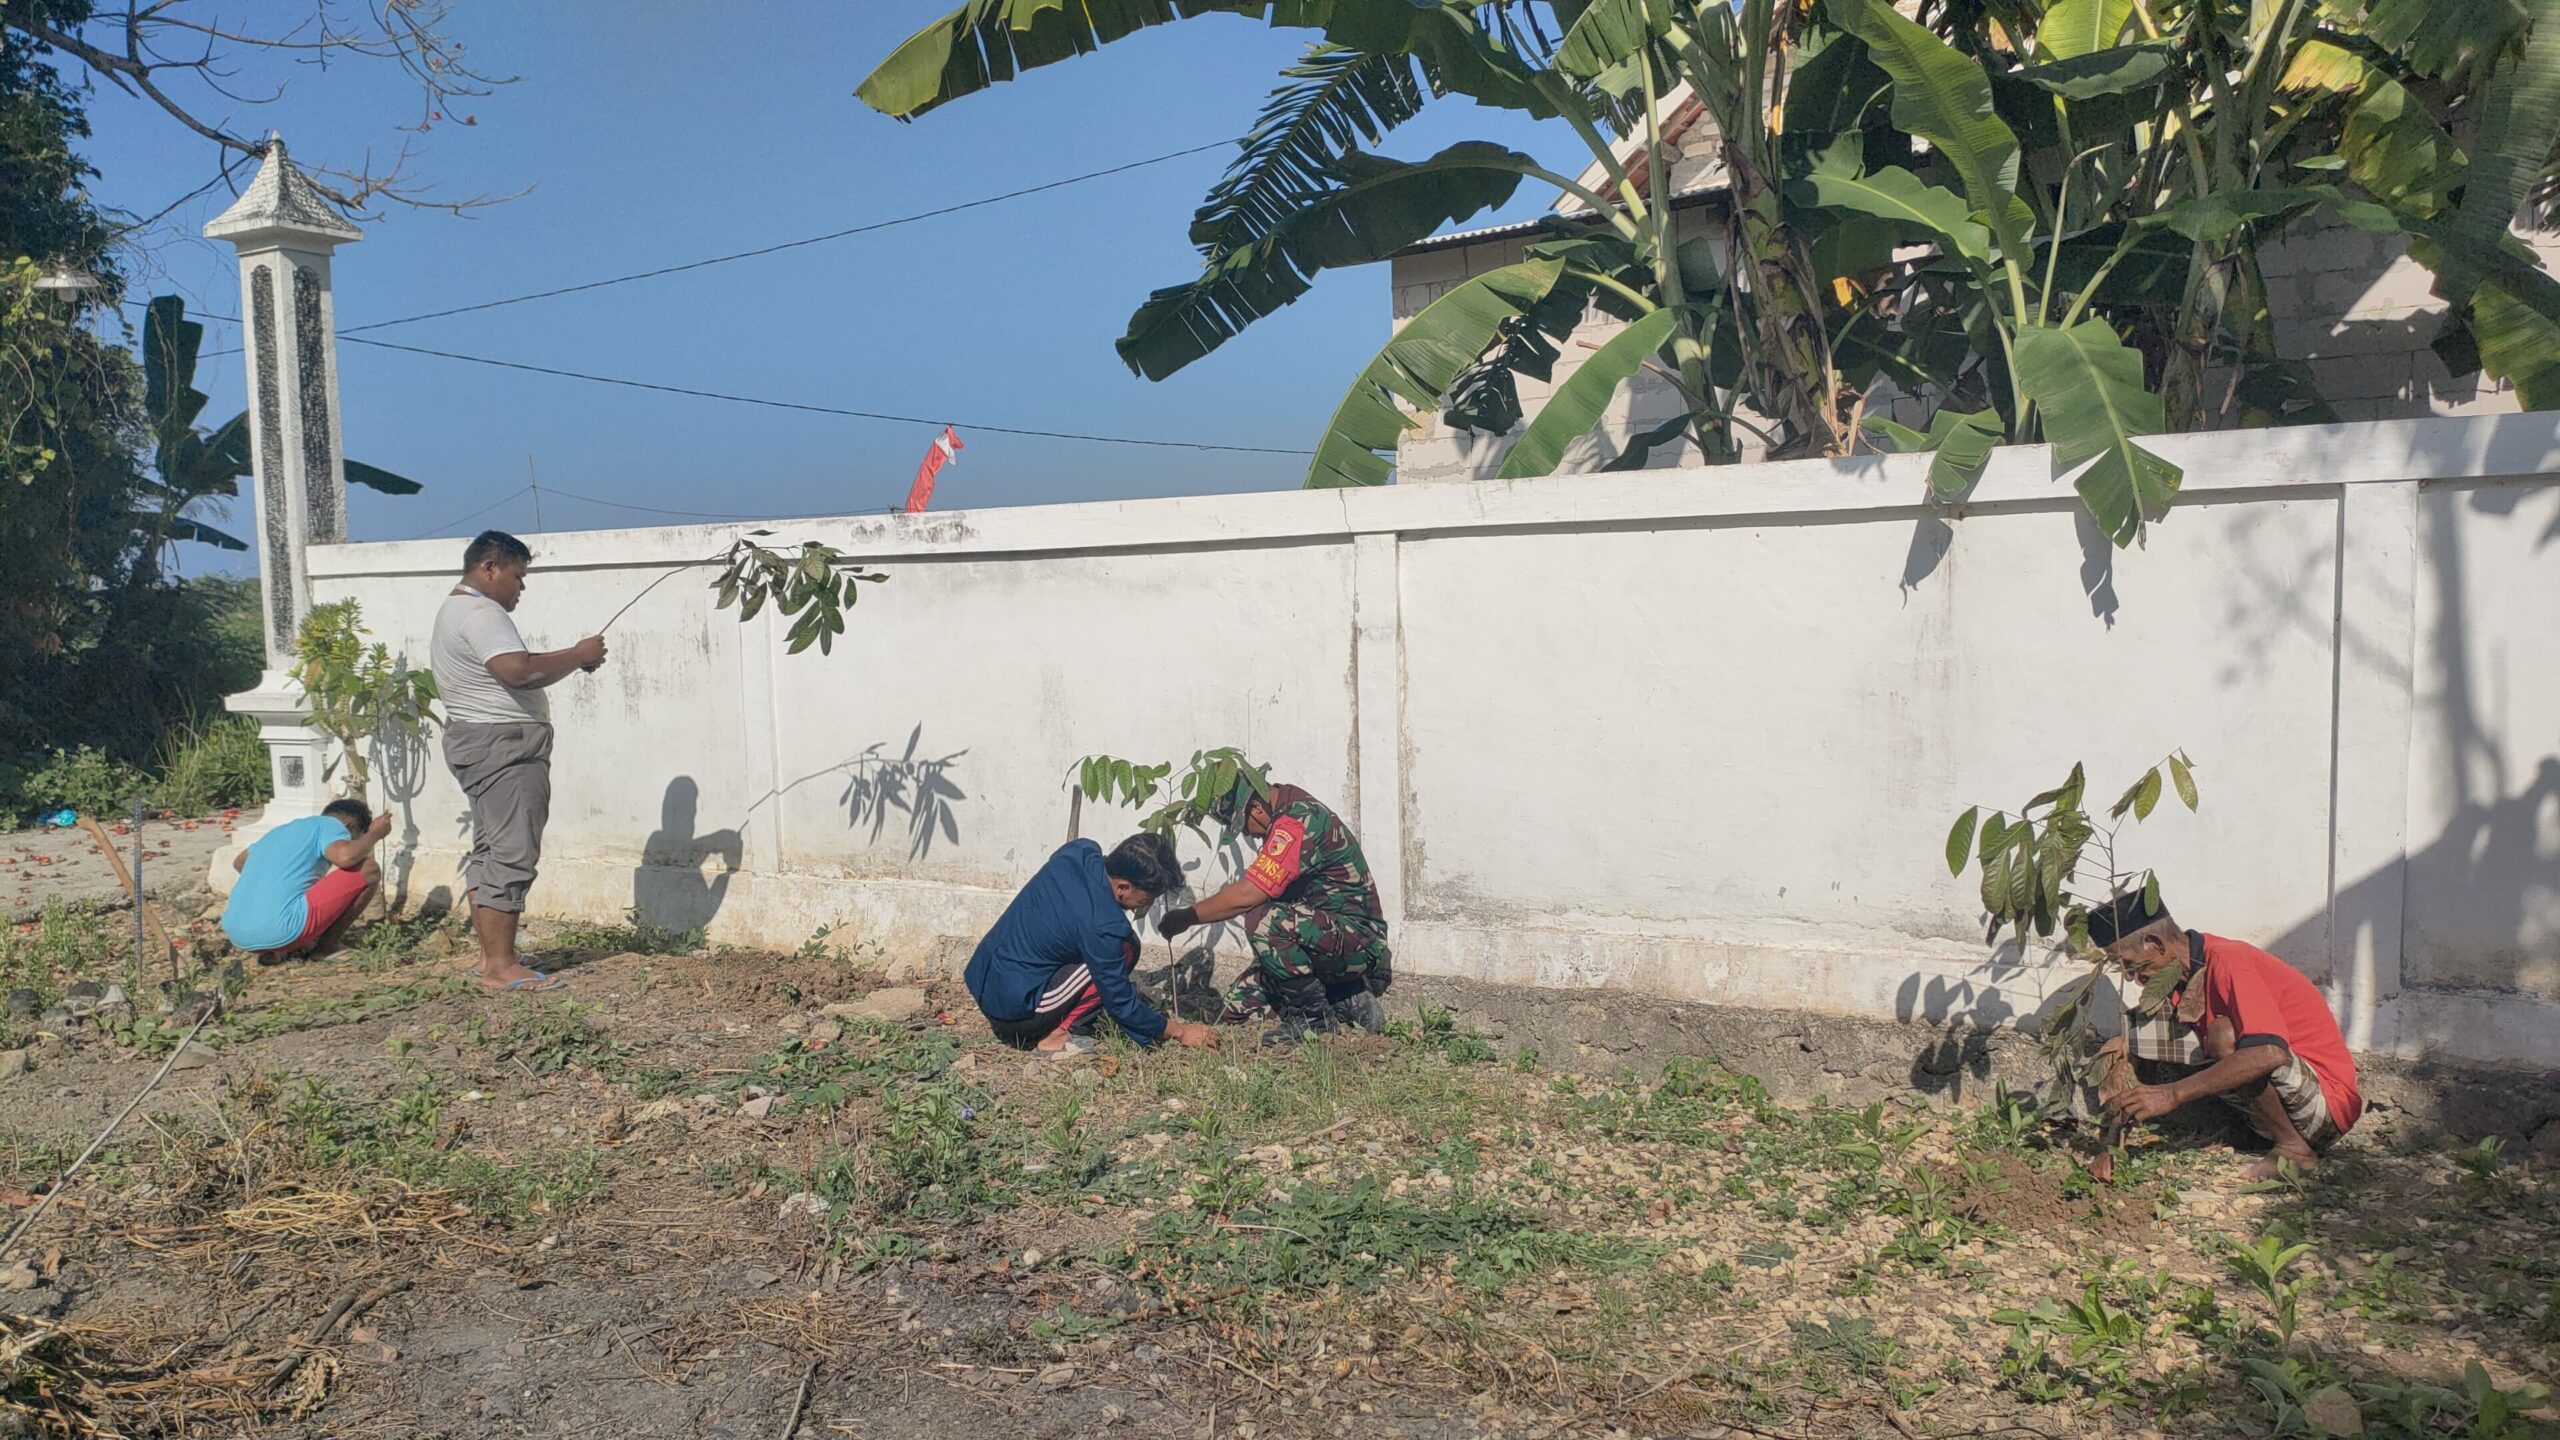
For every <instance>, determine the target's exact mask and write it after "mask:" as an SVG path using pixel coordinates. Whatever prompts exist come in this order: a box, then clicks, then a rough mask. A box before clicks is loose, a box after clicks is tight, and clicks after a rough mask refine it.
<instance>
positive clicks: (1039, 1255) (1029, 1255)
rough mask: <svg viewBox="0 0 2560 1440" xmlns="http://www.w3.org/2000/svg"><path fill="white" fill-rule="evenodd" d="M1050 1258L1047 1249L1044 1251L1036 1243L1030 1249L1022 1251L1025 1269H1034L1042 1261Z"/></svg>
mask: <svg viewBox="0 0 2560 1440" xmlns="http://www.w3.org/2000/svg"><path fill="white" fill-rule="evenodd" d="M1048 1258H1049V1256H1048V1253H1047V1252H1046V1251H1043V1250H1042V1249H1041V1248H1040V1247H1039V1246H1037V1245H1034V1246H1032V1247H1031V1248H1030V1249H1028V1250H1025V1251H1023V1252H1022V1268H1023V1269H1025V1270H1030V1269H1033V1268H1035V1267H1037V1266H1038V1265H1039V1263H1040V1262H1041V1261H1043V1260H1046V1259H1048Z"/></svg>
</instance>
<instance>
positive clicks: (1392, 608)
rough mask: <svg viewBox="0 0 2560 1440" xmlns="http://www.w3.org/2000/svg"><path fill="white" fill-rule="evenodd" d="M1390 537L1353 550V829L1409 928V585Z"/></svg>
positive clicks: (1385, 899) (1386, 903)
mask: <svg viewBox="0 0 2560 1440" xmlns="http://www.w3.org/2000/svg"><path fill="white" fill-rule="evenodd" d="M1396 544H1397V537H1396V536H1394V535H1392V534H1377V535H1362V536H1359V537H1358V538H1357V539H1355V540H1354V541H1353V542H1352V546H1353V548H1352V569H1351V587H1352V593H1351V607H1352V624H1353V626H1354V627H1355V628H1354V636H1355V638H1354V642H1353V643H1354V647H1355V648H1354V649H1353V652H1352V655H1353V672H1352V673H1353V679H1352V684H1353V687H1354V692H1353V695H1352V711H1351V713H1352V723H1353V724H1355V725H1356V726H1358V727H1359V728H1358V730H1357V732H1356V734H1357V737H1358V746H1357V750H1356V752H1355V759H1356V763H1357V765H1358V767H1359V769H1358V785H1359V801H1358V805H1357V818H1356V819H1355V820H1354V821H1353V825H1354V827H1355V828H1356V829H1357V830H1358V832H1359V835H1360V848H1361V850H1362V851H1363V852H1364V853H1366V854H1367V855H1368V857H1369V873H1370V876H1371V878H1373V879H1375V880H1376V881H1377V883H1378V908H1379V909H1381V910H1382V911H1384V912H1385V914H1386V919H1387V923H1388V924H1389V925H1400V924H1402V923H1403V922H1404V881H1405V874H1404V608H1403V588H1404V577H1403V575H1402V573H1401V572H1402V566H1401V563H1400V557H1399V556H1398V555H1397V552H1396Z"/></svg>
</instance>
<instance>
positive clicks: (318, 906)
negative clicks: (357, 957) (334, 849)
mask: <svg viewBox="0 0 2560 1440" xmlns="http://www.w3.org/2000/svg"><path fill="white" fill-rule="evenodd" d="M366 884H367V881H366V880H365V878H364V872H363V871H362V870H341V869H339V868H338V867H337V866H335V865H332V866H330V867H329V869H328V871H327V873H325V874H323V875H322V876H321V877H320V878H319V879H317V880H314V881H312V882H311V888H310V889H308V890H305V891H303V892H302V903H303V904H304V905H305V906H308V907H309V908H310V911H311V918H310V919H308V920H306V921H304V922H303V925H302V936H301V938H299V939H297V940H295V941H294V942H293V943H292V944H291V945H288V946H286V947H285V948H286V949H287V950H307V949H309V948H310V947H311V946H312V945H314V944H316V943H318V942H319V939H320V937H321V936H322V935H323V934H325V933H327V931H328V929H329V927H330V926H332V925H335V924H337V923H338V922H339V921H340V920H341V919H344V918H345V917H346V913H347V912H348V911H350V910H352V909H354V908H355V905H356V901H357V900H358V899H359V898H361V897H362V896H363V894H364V887H365V885H366Z"/></svg>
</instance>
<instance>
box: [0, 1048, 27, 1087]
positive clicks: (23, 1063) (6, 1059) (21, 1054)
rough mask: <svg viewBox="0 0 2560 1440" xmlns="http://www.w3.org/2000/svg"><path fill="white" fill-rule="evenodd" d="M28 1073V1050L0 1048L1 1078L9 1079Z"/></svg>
mask: <svg viewBox="0 0 2560 1440" xmlns="http://www.w3.org/2000/svg"><path fill="white" fill-rule="evenodd" d="M26 1073H27V1052H26V1051H24V1050H0V1080H8V1079H12V1078H14V1077H16V1076H20V1075H24V1074H26Z"/></svg>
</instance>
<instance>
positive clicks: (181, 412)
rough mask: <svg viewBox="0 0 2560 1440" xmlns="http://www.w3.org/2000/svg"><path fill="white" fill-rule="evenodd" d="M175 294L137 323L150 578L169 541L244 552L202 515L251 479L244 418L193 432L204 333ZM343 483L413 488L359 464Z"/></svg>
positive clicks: (398, 490)
mask: <svg viewBox="0 0 2560 1440" xmlns="http://www.w3.org/2000/svg"><path fill="white" fill-rule="evenodd" d="M186 315H187V309H186V302H185V301H184V300H182V299H180V298H179V297H177V296H175V295H162V296H159V297H158V298H156V299H154V300H153V301H152V302H151V305H150V307H149V309H148V310H146V311H145V312H144V315H143V320H142V383H143V394H142V414H143V421H144V424H145V425H147V426H148V427H149V429H150V434H151V442H152V450H151V455H152V467H151V468H152V474H151V476H150V477H149V478H148V479H146V480H145V481H144V482H143V484H142V491H143V495H144V497H145V499H146V501H147V502H148V504H149V507H150V508H149V509H148V510H146V511H145V512H144V513H142V514H138V515H136V516H135V517H134V523H135V525H136V527H137V528H138V529H139V530H140V532H141V533H142V534H143V535H144V537H145V541H144V554H143V556H142V559H141V562H140V563H141V564H142V565H143V566H144V567H145V568H146V569H149V570H152V571H154V572H156V570H157V567H158V564H159V557H160V554H161V552H162V551H163V550H164V549H165V548H166V547H167V546H168V545H169V544H170V542H172V541H177V540H193V541H196V542H198V543H200V544H205V545H211V546H213V547H214V548H216V549H218V550H246V549H248V548H249V547H248V543H247V542H246V541H244V540H242V539H240V538H239V537H238V536H236V535H232V534H230V533H228V532H226V531H224V530H222V529H220V528H218V527H216V526H215V525H214V524H212V523H211V522H210V521H209V520H207V519H206V518H205V516H204V512H205V510H206V509H207V508H208V505H207V502H211V501H219V500H225V499H235V498H237V497H238V496H239V494H240V479H241V477H242V476H245V475H248V474H250V473H251V465H250V456H249V415H248V412H247V411H242V412H241V413H240V414H237V415H234V416H232V417H231V418H230V419H229V420H228V421H225V422H224V423H223V424H221V425H219V426H217V427H215V428H214V429H211V430H199V429H197V428H196V417H197V416H198V415H201V414H202V413H204V407H205V405H206V404H207V403H208V401H209V398H210V397H208V396H207V395H205V393H204V392H203V391H201V390H198V389H196V388H195V376H196V352H197V351H198V350H199V349H200V348H201V347H202V346H203V344H204V326H203V325H201V324H199V323H197V322H196V321H193V320H189V319H188V318H186ZM346 476H347V480H348V482H349V483H350V484H356V485H362V486H365V487H366V488H368V489H371V490H377V491H380V492H381V493H383V494H385V495H415V494H417V493H418V492H419V490H420V489H421V488H422V487H420V485H419V484H418V482H417V481H415V480H411V479H408V478H406V477H404V476H399V475H394V474H392V473H391V472H390V471H388V470H384V469H380V468H378V467H376V466H372V465H367V464H364V463H362V462H360V461H355V460H349V461H347V462H346Z"/></svg>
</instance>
